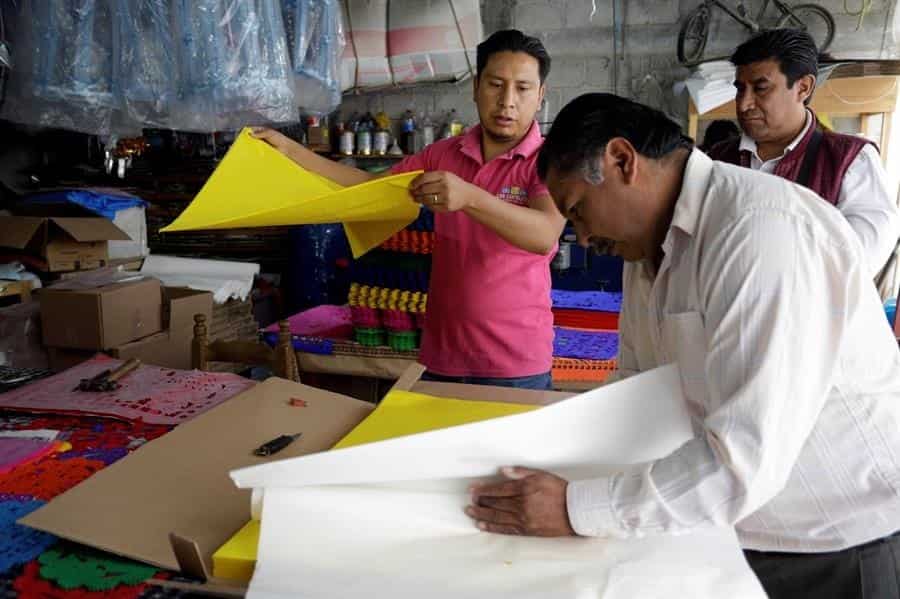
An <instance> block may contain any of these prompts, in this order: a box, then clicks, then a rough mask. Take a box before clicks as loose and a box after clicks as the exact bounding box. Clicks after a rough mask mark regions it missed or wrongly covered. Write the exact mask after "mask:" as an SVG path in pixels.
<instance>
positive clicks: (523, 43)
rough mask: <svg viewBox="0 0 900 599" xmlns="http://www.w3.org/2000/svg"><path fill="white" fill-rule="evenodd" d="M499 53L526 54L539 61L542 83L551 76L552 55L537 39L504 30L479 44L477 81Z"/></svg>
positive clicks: (512, 30) (519, 32)
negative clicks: (491, 58) (489, 61)
mask: <svg viewBox="0 0 900 599" xmlns="http://www.w3.org/2000/svg"><path fill="white" fill-rule="evenodd" d="M498 52H524V53H525V54H528V55H529V56H532V57H534V59H535V60H537V61H538V72H539V73H540V76H541V83H543V82H544V81H545V80H546V79H547V75H549V74H550V55H549V54H547V49H546V48H545V47H544V44H542V43H541V40H539V39H538V38H536V37H532V36H530V35H525V34H524V33H522V32H521V31H519V30H518V29H503V30H501V31H497V32H496V33H493V34H491V36H490V37H489V38H487V39H486V40H484V41H483V42H481V43H480V44H478V51H477V59H476V62H477V69H478V70H477V72H476V75H475V77H476V79H477V78H480V77H481V72H482V71H484V67H486V66H487V63H488V59H489V58H490V57H491V56H493V55H494V54H497V53H498Z"/></svg>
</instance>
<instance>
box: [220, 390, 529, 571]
mask: <svg viewBox="0 0 900 599" xmlns="http://www.w3.org/2000/svg"><path fill="white" fill-rule="evenodd" d="M539 407H540V406H533V405H523V404H510V403H499V402H488V401H469V400H463V399H450V398H446V397H432V396H430V395H422V394H421V393H410V392H408V391H391V392H390V393H388V394H387V396H385V398H384V399H383V400H382V401H381V403H380V404H379V405H378V408H376V409H375V411H374V412H372V413H371V414H370V415H369V416H368V417H367V418H366V419H365V420H363V421H362V422H360V423H359V424H358V425H357V426H356V428H354V429H353V430H352V431H350V432H349V433H348V434H347V436H346V437H344V438H343V439H341V440H340V441H338V442H337V444H336V445H335V446H334V449H340V448H344V447H350V446H353V445H362V444H364V443H373V442H375V441H383V440H384V439H392V438H394V437H402V436H404V435H411V434H415V433H423V432H426V431H432V430H437V429H441V428H448V427H451V426H458V425H460V424H468V423H471V422H479V421H481V420H488V419H490V418H498V417H500V416H509V415H512V414H520V413H522V412H528V411H530V410H534V409H537V408H539ZM258 545H259V522H258V521H256V520H252V521H250V522H248V523H247V524H246V525H245V526H244V527H243V528H242V529H241V530H239V531H238V532H237V534H235V535H234V536H233V537H231V539H229V540H228V542H226V543H225V544H224V545H222V547H220V548H219V549H218V551H216V552H215V553H214V554H213V575H215V576H217V577H219V578H229V579H232V580H240V581H244V582H248V581H249V580H250V578H251V576H253V568H254V566H255V564H256V548H257V546H258Z"/></svg>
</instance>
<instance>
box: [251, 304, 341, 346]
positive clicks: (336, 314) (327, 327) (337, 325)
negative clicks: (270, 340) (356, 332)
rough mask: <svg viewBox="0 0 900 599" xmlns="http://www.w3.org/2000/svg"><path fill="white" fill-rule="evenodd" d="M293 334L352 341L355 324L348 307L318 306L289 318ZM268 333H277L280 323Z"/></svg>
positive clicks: (269, 329)
mask: <svg viewBox="0 0 900 599" xmlns="http://www.w3.org/2000/svg"><path fill="white" fill-rule="evenodd" d="M288 322H289V323H290V325H291V334H293V335H301V336H305V337H324V338H326V339H350V338H352V337H353V323H352V322H351V319H350V308H349V307H348V306H316V307H315V308H310V309H309V310H305V311H303V312H300V313H298V314H294V315H293V316H291V317H290V318H288ZM266 332H267V333H277V332H278V323H277V322H276V323H275V324H273V325H271V326H269V327H267V328H266Z"/></svg>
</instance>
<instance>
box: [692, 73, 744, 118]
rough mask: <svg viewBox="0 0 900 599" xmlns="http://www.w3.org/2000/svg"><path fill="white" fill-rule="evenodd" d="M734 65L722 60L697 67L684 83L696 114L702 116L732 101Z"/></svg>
mask: <svg viewBox="0 0 900 599" xmlns="http://www.w3.org/2000/svg"><path fill="white" fill-rule="evenodd" d="M734 73H735V68H734V65H733V64H731V63H730V62H727V61H724V60H717V61H714V62H707V63H703V64H701V65H699V66H698V67H697V68H696V69H695V70H694V72H693V74H692V75H691V77H690V78H689V79H687V80H686V81H685V82H684V83H685V85H686V86H687V89H688V93H689V94H690V95H691V100H693V101H694V106H696V107H697V112H698V113H700V114H703V113H705V112H709V111H710V110H712V109H714V108H718V107H719V106H721V105H722V104H726V103H728V102H730V101H731V100H734V96H735V89H734Z"/></svg>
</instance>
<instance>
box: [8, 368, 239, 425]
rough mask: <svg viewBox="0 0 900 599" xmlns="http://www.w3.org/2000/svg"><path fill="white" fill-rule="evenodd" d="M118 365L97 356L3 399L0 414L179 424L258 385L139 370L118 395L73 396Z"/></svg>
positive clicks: (221, 376) (219, 376)
mask: <svg viewBox="0 0 900 599" xmlns="http://www.w3.org/2000/svg"><path fill="white" fill-rule="evenodd" d="M120 364H122V362H121V361H120V360H113V359H112V358H107V357H106V356H103V355H102V354H98V355H97V356H95V357H93V358H91V359H90V360H88V361H87V362H83V363H82V364H79V365H78V366H75V367H73V368H70V369H69V370H66V371H63V372H60V373H59V374H57V375H54V376H51V377H48V378H45V379H41V380H39V381H36V382H34V383H31V384H30V385H25V386H24V387H20V388H18V389H14V390H12V391H8V392H7V393H2V394H0V408H7V409H15V410H23V411H32V412H52V413H56V414H82V415H94V416H109V417H112V418H121V419H124V420H142V421H144V422H146V423H153V424H179V423H181V422H185V421H186V420H190V419H191V418H193V417H195V416H198V415H200V414H202V413H203V412H205V411H207V410H209V409H210V408H213V407H215V406H217V405H218V404H220V403H222V402H223V401H225V400H226V399H230V398H231V397H234V396H235V395H237V394H238V393H240V392H242V391H244V390H246V389H248V388H250V387H251V386H253V385H254V382H253V381H251V380H249V379H245V378H243V377H240V376H238V375H236V374H231V373H212V372H200V371H199V370H172V369H170V368H159V367H157V366H141V367H139V368H138V369H137V370H135V371H134V372H132V373H130V374H129V375H127V376H126V377H124V378H123V379H122V380H121V384H122V387H121V388H120V389H118V390H116V391H111V392H106V393H93V392H86V391H73V389H75V388H76V387H77V386H78V383H79V382H80V381H81V379H88V378H91V377H93V376H95V375H97V374H99V373H100V372H102V371H104V370H106V369H107V368H109V369H115V368H116V367H117V366H119V365H120Z"/></svg>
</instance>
